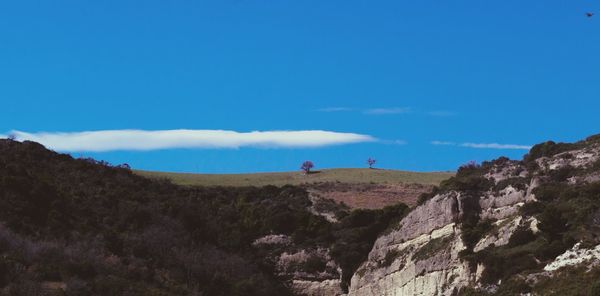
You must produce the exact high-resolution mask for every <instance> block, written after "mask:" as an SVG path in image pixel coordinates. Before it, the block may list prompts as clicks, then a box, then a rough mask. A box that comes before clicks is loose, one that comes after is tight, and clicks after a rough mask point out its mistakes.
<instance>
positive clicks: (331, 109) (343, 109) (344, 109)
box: [317, 107, 354, 112]
mask: <svg viewBox="0 0 600 296" xmlns="http://www.w3.org/2000/svg"><path fill="white" fill-rule="evenodd" d="M352 110H354V109H352V108H348V107H327V108H321V109H317V111H318V112H347V111H352Z"/></svg>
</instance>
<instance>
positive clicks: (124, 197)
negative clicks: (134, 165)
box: [0, 140, 407, 295]
mask: <svg viewBox="0 0 600 296" xmlns="http://www.w3.org/2000/svg"><path fill="white" fill-rule="evenodd" d="M310 205H311V201H310V200H309V199H308V194H307V193H306V191H305V190H304V189H302V188H299V187H294V186H283V187H274V186H266V187H262V188H256V187H242V188H233V187H230V188H227V187H182V186H177V185H174V184H172V183H170V182H169V181H167V180H156V179H152V180H150V179H146V178H144V177H141V176H138V175H136V174H133V173H132V172H131V171H130V170H129V169H128V168H127V167H126V166H118V167H114V166H111V165H109V164H107V163H104V162H97V161H95V160H92V159H73V158H72V157H70V156H69V155H64V154H58V153H55V152H52V151H49V150H47V149H45V148H44V147H43V146H41V145H39V144H37V143H34V142H23V143H20V142H16V141H11V140H0V295H4V294H6V295H38V294H40V293H41V292H40V291H48V290H64V292H65V293H66V295H287V294H290V290H289V289H290V287H289V284H288V283H289V282H288V280H289V278H284V277H282V276H281V274H279V273H277V272H276V271H275V265H274V263H273V261H272V260H271V259H272V257H273V256H274V254H273V253H269V252H266V253H265V251H264V250H257V249H256V248H254V247H253V246H252V243H253V242H254V241H255V240H256V239H257V238H260V237H262V236H264V235H269V234H283V235H287V236H289V237H291V238H292V239H293V246H294V248H297V249H301V248H316V247H324V248H328V249H330V250H331V256H332V257H333V259H334V260H335V262H336V264H338V265H339V266H341V267H342V269H343V277H344V282H345V284H344V285H346V284H347V281H348V280H349V276H350V275H351V274H352V273H353V272H354V270H355V269H356V268H357V267H358V265H359V264H360V263H361V262H362V261H363V260H365V258H366V256H367V254H368V252H369V250H370V248H371V246H372V244H373V242H374V240H375V239H376V237H377V234H378V233H380V232H382V231H384V230H385V229H386V228H388V226H389V225H390V223H392V222H393V221H397V220H399V219H400V218H401V217H402V216H403V215H404V214H405V213H406V212H407V207H406V206H403V205H399V206H395V207H388V208H385V209H383V210H372V211H370V210H362V211H358V212H351V213H347V212H340V215H341V216H339V217H338V218H340V219H341V223H335V224H332V223H330V222H328V221H327V220H325V219H324V218H323V217H321V216H317V215H314V214H312V213H311V212H310V211H309V210H308V208H309V206H310ZM279 251H281V250H279ZM275 255H277V254H275ZM317 263H318V262H317ZM308 265H309V266H305V267H301V268H305V269H311V268H312V269H314V268H315V266H316V267H317V269H319V268H320V264H312V265H310V264H308Z"/></svg>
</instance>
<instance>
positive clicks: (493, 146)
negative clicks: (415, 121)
mask: <svg viewBox="0 0 600 296" xmlns="http://www.w3.org/2000/svg"><path fill="white" fill-rule="evenodd" d="M431 144H432V145H437V146H460V147H467V148H477V149H513V150H529V149H531V146H529V145H515V144H498V143H459V144H457V143H454V142H445V141H432V142H431Z"/></svg>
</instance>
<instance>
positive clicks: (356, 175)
mask: <svg viewBox="0 0 600 296" xmlns="http://www.w3.org/2000/svg"><path fill="white" fill-rule="evenodd" d="M135 172H136V173H138V174H140V175H142V176H145V177H158V178H167V179H170V180H172V181H173V182H174V183H176V184H179V185H201V186H217V185H220V186H264V185H276V186H283V185H299V184H303V183H317V182H341V183H377V184H406V183H415V184H423V185H438V184H439V183H440V182H441V181H443V180H446V179H448V178H450V177H452V176H454V173H451V172H426V173H420V172H409V171H397V170H384V169H357V168H342V169H324V170H320V171H315V172H314V173H311V174H309V175H304V174H302V173H301V172H300V171H295V172H280V173H251V174H192V173H167V172H151V171H135Z"/></svg>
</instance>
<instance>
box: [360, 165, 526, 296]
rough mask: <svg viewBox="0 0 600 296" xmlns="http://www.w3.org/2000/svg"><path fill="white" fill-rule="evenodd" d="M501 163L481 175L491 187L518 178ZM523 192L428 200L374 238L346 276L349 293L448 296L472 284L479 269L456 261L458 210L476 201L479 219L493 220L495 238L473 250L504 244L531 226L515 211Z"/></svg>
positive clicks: (518, 170)
mask: <svg viewBox="0 0 600 296" xmlns="http://www.w3.org/2000/svg"><path fill="white" fill-rule="evenodd" d="M505 165H506V167H503V166H498V167H497V168H496V169H495V170H494V171H493V172H490V173H488V174H487V175H485V176H484V177H486V178H488V179H489V180H492V181H494V183H496V184H497V183H498V182H500V181H502V180H506V179H510V178H516V177H523V176H522V174H523V172H524V168H523V167H521V166H520V164H519V163H518V162H512V161H508V162H506V163H505ZM525 174H526V172H525ZM526 187H528V186H526ZM527 189H528V188H525V190H518V189H517V188H515V187H513V186H511V185H508V186H506V187H505V188H503V189H502V190H499V191H498V192H495V191H493V190H490V191H488V192H486V193H484V194H481V196H471V195H469V194H466V193H463V192H458V191H450V192H446V193H443V194H438V195H436V196H434V197H433V198H432V199H430V200H428V201H427V202H426V203H424V204H423V205H421V206H418V207H417V208H415V209H414V210H413V211H412V212H411V213H409V214H408V215H407V216H406V217H405V218H404V219H402V221H401V222H400V223H399V225H398V227H397V228H396V229H395V230H394V231H392V232H390V233H387V234H385V235H383V236H381V237H379V238H378V239H377V241H376V242H375V244H374V246H373V249H372V250H371V252H370V254H369V257H368V261H367V262H365V263H363V264H362V265H361V267H360V268H359V269H358V271H357V272H356V273H355V274H354V276H353V277H352V280H351V285H350V290H349V295H360V296H380V295H390V296H391V295H398V296H400V295H423V296H425V295H452V293H454V292H455V291H456V290H459V289H460V288H462V287H465V286H468V285H473V284H475V285H476V284H477V280H478V279H479V278H480V277H481V275H482V273H483V270H484V266H483V265H479V266H477V268H475V270H471V268H470V266H469V263H467V262H465V261H463V260H461V259H460V257H459V252H460V251H462V250H464V249H465V246H464V244H463V241H462V239H461V229H460V227H459V224H458V223H459V221H461V219H462V217H463V215H464V212H463V209H464V207H465V206H466V204H467V202H470V201H472V198H477V199H478V200H477V202H478V203H479V206H480V208H481V212H480V218H481V219H493V220H498V221H499V222H497V227H498V232H497V236H493V235H488V236H486V237H484V238H483V239H482V240H481V241H480V242H479V243H478V244H477V247H476V251H479V250H482V249H483V248H485V247H486V246H489V245H491V244H499V245H502V244H506V243H508V240H509V239H510V236H511V235H512V234H513V233H514V231H515V230H516V229H517V228H518V227H521V226H528V227H531V225H530V224H531V223H532V222H533V221H532V220H526V221H525V220H523V218H521V217H520V216H518V210H519V208H520V207H521V206H522V205H523V204H525V202H526V201H527V200H528V194H529V193H530V191H528V190H527Z"/></svg>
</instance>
